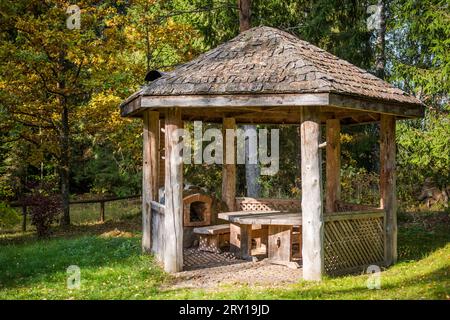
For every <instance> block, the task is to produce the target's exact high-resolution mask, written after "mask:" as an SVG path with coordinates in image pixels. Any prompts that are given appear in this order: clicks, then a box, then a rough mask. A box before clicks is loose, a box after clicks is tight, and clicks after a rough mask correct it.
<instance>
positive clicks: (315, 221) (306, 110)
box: [300, 107, 324, 281]
mask: <svg viewBox="0 0 450 320" xmlns="http://www.w3.org/2000/svg"><path fill="white" fill-rule="evenodd" d="M300 131H301V134H300V136H301V139H300V140H301V170H302V229H303V230H302V231H303V232H302V256H303V278H304V279H305V280H313V281H320V280H321V278H322V273H323V270H324V251H323V250H324V249H323V233H324V220H323V209H322V182H321V172H320V167H321V166H320V156H319V152H320V151H319V138H320V118H319V109H318V108H315V107H302V110H301V127H300Z"/></svg>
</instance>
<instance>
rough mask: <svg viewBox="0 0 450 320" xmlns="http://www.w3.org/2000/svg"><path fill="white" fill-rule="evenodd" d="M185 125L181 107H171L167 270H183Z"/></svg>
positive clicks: (167, 163) (167, 141)
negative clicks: (181, 145) (181, 147)
mask: <svg viewBox="0 0 450 320" xmlns="http://www.w3.org/2000/svg"><path fill="white" fill-rule="evenodd" d="M177 129H183V122H182V121H181V110H180V109H179V108H169V109H168V110H167V113H166V124H165V151H166V155H165V167H166V168H165V206H166V209H165V214H164V240H165V242H164V259H163V260H164V270H165V271H167V272H179V271H182V270H183V161H182V160H183V159H182V156H181V155H180V154H178V152H177V151H178V150H177V148H176V145H177V144H178V135H177V134H176V130H177Z"/></svg>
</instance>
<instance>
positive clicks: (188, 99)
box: [124, 93, 328, 115]
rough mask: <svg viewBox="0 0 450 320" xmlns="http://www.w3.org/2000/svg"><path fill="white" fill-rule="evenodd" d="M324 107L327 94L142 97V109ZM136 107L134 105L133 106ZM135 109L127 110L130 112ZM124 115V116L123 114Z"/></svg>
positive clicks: (326, 102)
mask: <svg viewBox="0 0 450 320" xmlns="http://www.w3.org/2000/svg"><path fill="white" fill-rule="evenodd" d="M306 105H313V106H326V105H328V93H304V94H233V95H231V94H230V95H179V96H142V98H141V106H140V107H143V108H146V107H147V108H155V107H156V108H169V107H174V106H176V107H216V108H229V107H268V106H270V107H276V106H292V107H294V106H306ZM134 106H136V103H135V104H134ZM134 109H135V107H133V108H131V109H127V111H128V112H132V110H134ZM124 115H125V114H124Z"/></svg>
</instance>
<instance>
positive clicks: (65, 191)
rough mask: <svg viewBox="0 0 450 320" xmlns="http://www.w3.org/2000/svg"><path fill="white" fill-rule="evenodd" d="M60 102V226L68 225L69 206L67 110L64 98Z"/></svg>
mask: <svg viewBox="0 0 450 320" xmlns="http://www.w3.org/2000/svg"><path fill="white" fill-rule="evenodd" d="M60 100H61V101H62V109H63V110H62V115H61V124H62V131H61V159H60V177H61V196H62V208H63V216H62V219H61V225H62V226H68V225H70V206H69V196H70V194H69V187H70V179H69V178H70V177H69V174H70V151H69V145H70V143H69V139H70V136H69V135H70V132H69V110H68V108H67V103H66V101H65V99H64V98H62V99H60Z"/></svg>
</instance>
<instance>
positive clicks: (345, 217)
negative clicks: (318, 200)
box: [324, 209, 385, 221]
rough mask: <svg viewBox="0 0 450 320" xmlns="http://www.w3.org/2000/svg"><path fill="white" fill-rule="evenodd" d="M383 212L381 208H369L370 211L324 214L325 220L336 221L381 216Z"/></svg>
mask: <svg viewBox="0 0 450 320" xmlns="http://www.w3.org/2000/svg"><path fill="white" fill-rule="evenodd" d="M384 215H385V213H384V210H383V209H379V210H371V211H355V212H339V213H335V214H332V215H325V216H324V220H325V221H338V220H354V219H368V218H381V217H384Z"/></svg>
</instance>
